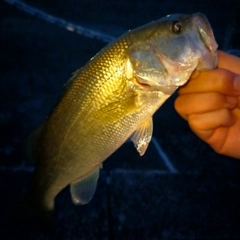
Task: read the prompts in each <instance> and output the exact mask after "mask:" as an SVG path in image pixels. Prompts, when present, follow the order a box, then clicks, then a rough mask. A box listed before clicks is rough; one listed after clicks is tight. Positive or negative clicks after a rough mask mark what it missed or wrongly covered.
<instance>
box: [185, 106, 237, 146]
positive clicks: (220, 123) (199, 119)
mask: <svg viewBox="0 0 240 240" xmlns="http://www.w3.org/2000/svg"><path fill="white" fill-rule="evenodd" d="M188 122H189V125H190V127H191V129H192V130H193V132H195V133H196V134H197V135H198V136H199V137H200V138H201V139H203V140H204V141H206V142H208V141H209V140H210V139H211V136H212V135H213V133H214V131H215V130H216V129H218V128H227V127H230V126H232V125H233V124H234V122H235V119H234V117H233V115H232V114H231V111H230V110H228V109H226V108H222V109H219V110H217V111H214V112H208V113H204V114H192V115H189V117H188Z"/></svg>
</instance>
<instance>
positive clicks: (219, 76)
mask: <svg viewBox="0 0 240 240" xmlns="http://www.w3.org/2000/svg"><path fill="white" fill-rule="evenodd" d="M196 75H197V77H196ZM193 92H218V93H221V94H227V95H233V96H240V75H237V74H235V73H232V72H230V71H227V70H225V69H214V70H211V71H204V72H197V73H195V74H194V76H193V78H190V80H189V81H188V82H187V84H185V85H184V86H183V87H180V88H179V94H186V93H193Z"/></svg>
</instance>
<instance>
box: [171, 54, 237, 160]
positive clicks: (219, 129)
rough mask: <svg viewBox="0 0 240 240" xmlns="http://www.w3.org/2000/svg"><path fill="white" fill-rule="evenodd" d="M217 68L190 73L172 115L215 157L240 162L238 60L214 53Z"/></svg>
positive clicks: (230, 56)
mask: <svg viewBox="0 0 240 240" xmlns="http://www.w3.org/2000/svg"><path fill="white" fill-rule="evenodd" d="M218 56H219V61H218V67H217V68H216V69H214V70H209V71H204V72H194V74H193V75H192V76H191V78H190V80H189V81H188V83H187V84H186V85H184V86H183V87H181V88H180V89H179V92H178V93H179V96H178V98H177V99H176V101H175V109H176V111H177V112H178V113H179V114H180V115H181V116H182V117H183V118H184V119H185V120H187V121H188V124H189V126H190V128H191V129H192V131H193V132H194V133H195V134H196V135H197V136H198V137H200V138H201V139H202V140H203V141H205V142H206V143H208V144H209V145H210V146H211V147H212V148H213V149H214V150H215V151H216V152H217V153H219V154H223V155H226V156H230V157H233V158H237V159H240V58H238V57H235V56H233V55H230V54H227V53H225V52H222V51H218Z"/></svg>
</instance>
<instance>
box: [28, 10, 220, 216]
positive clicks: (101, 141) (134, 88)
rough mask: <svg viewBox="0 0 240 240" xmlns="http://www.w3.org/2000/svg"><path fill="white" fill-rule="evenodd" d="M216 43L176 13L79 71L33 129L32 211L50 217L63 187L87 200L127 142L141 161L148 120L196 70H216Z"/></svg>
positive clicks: (194, 20) (194, 21)
mask: <svg viewBox="0 0 240 240" xmlns="http://www.w3.org/2000/svg"><path fill="white" fill-rule="evenodd" d="M216 49H217V44H216V42H215V39H214V36H213V33H212V30H211V27H210V25H209V23H208V21H207V19H206V17H205V16H204V15H202V14H193V15H191V16H187V15H182V14H174V15H170V16H167V17H165V18H162V19H160V20H158V21H155V22H151V23H149V24H147V25H144V26H142V27H140V28H137V29H135V30H132V31H129V32H127V33H126V34H124V35H123V36H121V37H120V38H118V39H117V40H116V41H114V42H112V43H110V44H109V45H108V46H106V47H105V48H104V49H103V50H101V51H100V52H99V53H98V54H97V55H96V56H95V57H93V58H92V59H91V60H90V61H89V62H88V63H87V64H86V65H85V66H84V67H82V68H81V69H79V70H77V71H76V72H75V73H74V74H73V76H72V78H71V79H70V80H69V82H68V83H67V86H66V89H65V92H64V93H63V95H62V97H61V99H60V101H59V102H58V104H57V106H56V108H55V109H54V110H53V112H52V114H51V115H50V116H49V117H48V119H47V120H46V121H45V123H44V124H43V125H42V127H41V130H40V131H39V130H38V133H39V137H38V139H37V144H36V149H34V154H35V158H36V171H35V174H34V176H33V181H32V185H31V188H30V191H29V194H28V196H27V202H28V204H29V205H31V206H34V207H36V208H38V212H40V211H41V210H43V211H46V212H49V211H52V210H53V208H54V199H55V196H56V195H57V194H58V193H59V192H60V191H61V190H62V189H63V188H64V187H66V186H67V185H69V184H71V187H70V190H71V194H72V199H73V202H74V203H76V204H84V203H87V202H89V201H90V199H91V198H92V195H93V193H94V191H95V188H96V184H97V179H98V175H99V168H100V167H101V165H102V162H103V161H104V160H105V159H106V158H107V157H108V156H110V155H111V154H112V153H113V152H114V151H115V150H116V149H118V148H119V147H120V146H121V145H122V144H123V143H124V142H125V141H126V140H127V139H128V138H129V137H131V139H132V140H133V142H134V144H135V147H136V148H137V150H138V151H139V153H140V155H143V154H144V152H145V151H146V149H147V146H148V143H149V142H150V140H151V136H152V115H153V114H154V112H155V111H156V110H157V109H158V108H159V107H160V106H161V105H162V103H163V102H164V101H165V100H166V99H167V98H168V97H169V96H170V95H171V94H172V93H173V92H174V91H175V90H176V89H177V88H178V87H179V86H181V85H183V84H184V83H185V82H186V81H187V80H188V79H189V77H190V75H191V73H192V72H193V71H194V70H195V69H198V70H205V69H211V68H215V67H216V65H217V53H216Z"/></svg>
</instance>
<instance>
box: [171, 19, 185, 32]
mask: <svg viewBox="0 0 240 240" xmlns="http://www.w3.org/2000/svg"><path fill="white" fill-rule="evenodd" d="M182 30H183V26H182V23H181V22H179V21H174V22H173V23H172V31H173V32H174V33H176V34H179V33H181V32H182Z"/></svg>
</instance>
